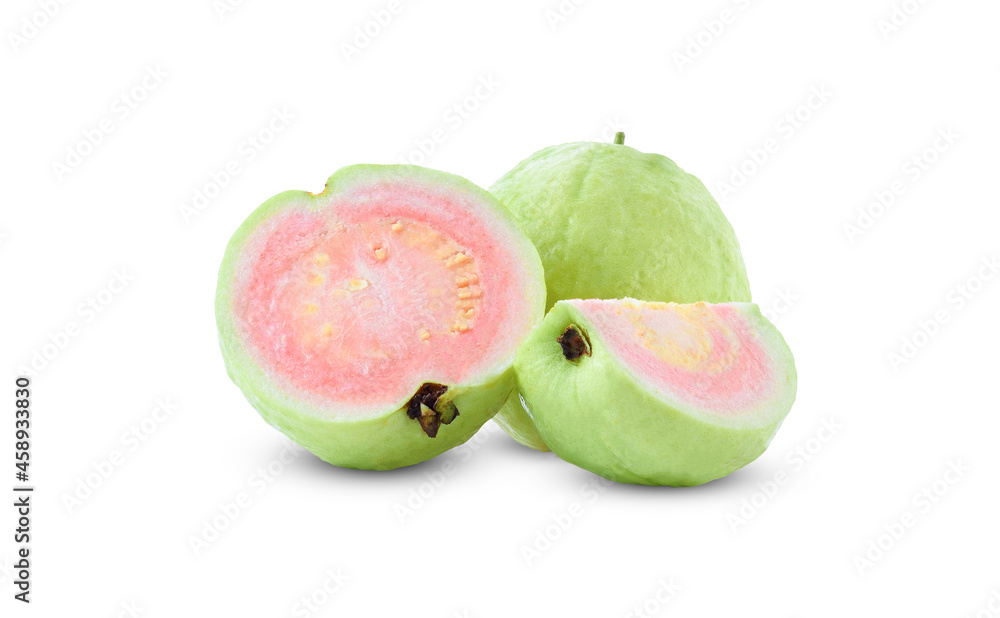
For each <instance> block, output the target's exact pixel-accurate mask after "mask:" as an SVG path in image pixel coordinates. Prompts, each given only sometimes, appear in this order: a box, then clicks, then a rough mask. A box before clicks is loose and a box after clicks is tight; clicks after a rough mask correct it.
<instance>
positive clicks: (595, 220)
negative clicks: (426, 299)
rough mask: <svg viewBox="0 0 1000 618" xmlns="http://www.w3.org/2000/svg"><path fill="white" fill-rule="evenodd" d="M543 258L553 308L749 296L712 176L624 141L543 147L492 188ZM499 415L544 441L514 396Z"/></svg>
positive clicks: (538, 443)
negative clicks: (708, 183) (704, 178)
mask: <svg viewBox="0 0 1000 618" xmlns="http://www.w3.org/2000/svg"><path fill="white" fill-rule="evenodd" d="M490 191H492V192H493V193H494V194H495V195H496V196H497V197H498V198H500V201H501V202H503V203H504V205H505V206H506V207H507V208H508V209H509V210H510V211H511V213H512V214H513V215H514V217H515V218H516V219H517V220H518V221H519V222H520V223H521V224H522V225H523V227H524V229H525V232H526V233H527V234H528V237H529V238H530V239H531V241H532V242H533V243H534V244H535V247H536V248H537V249H538V252H539V255H540V256H541V259H542V264H543V265H544V267H545V281H546V286H547V303H546V304H547V307H552V306H553V305H554V304H555V303H556V302H558V301H560V300H569V299H576V298H596V299H615V298H625V297H629V298H637V299H640V300H645V301H662V302H677V303H695V302H712V303H723V302H733V301H736V302H749V301H750V285H749V282H748V280H747V274H746V268H745V266H744V263H743V256H742V253H741V251H740V246H739V242H738V241H737V238H736V234H735V232H734V231H733V228H732V226H731V225H730V223H729V221H728V220H727V219H726V216H725V214H724V213H723V212H722V209H721V208H720V207H719V205H718V203H717V202H716V201H715V199H714V198H713V197H712V195H711V193H709V191H708V189H706V188H705V185H704V184H702V182H701V181H700V180H699V179H698V178H697V177H695V176H693V175H692V174H689V173H687V172H685V171H684V170H683V169H681V168H680V166H678V165H677V164H676V163H674V161H672V160H671V159H669V158H667V157H665V156H662V155H659V154H654V153H645V152H641V151H639V150H637V149H635V148H632V147H631V146H627V145H625V144H624V135H623V134H619V136H618V137H617V138H616V140H615V143H600V142H576V143H571V144H562V145H558V146H551V147H549V148H545V149H543V150H540V151H538V152H536V153H535V154H533V155H531V156H530V157H528V158H527V159H525V160H524V161H521V162H520V163H519V164H517V166H515V167H514V168H513V169H512V170H511V171H509V172H507V173H506V174H505V175H504V176H503V177H501V178H500V179H499V180H497V181H496V183H494V185H493V186H492V187H491V188H490ZM496 422H497V423H498V424H500V425H501V426H502V427H504V429H505V430H506V431H507V432H508V433H509V434H511V436H513V437H514V438H515V439H516V440H518V441H519V442H521V443H523V444H526V445H528V446H531V447H533V448H537V449H545V448H546V447H545V445H544V443H543V442H542V440H541V437H540V436H539V435H538V432H537V431H535V429H534V428H533V427H532V426H531V421H530V419H529V418H528V417H527V415H525V413H524V411H523V409H522V407H521V405H520V404H519V403H518V398H517V396H516V394H515V395H514V396H512V397H511V399H510V401H508V403H507V405H506V406H504V408H503V410H502V412H501V413H500V414H499V415H498V416H497V418H496Z"/></svg>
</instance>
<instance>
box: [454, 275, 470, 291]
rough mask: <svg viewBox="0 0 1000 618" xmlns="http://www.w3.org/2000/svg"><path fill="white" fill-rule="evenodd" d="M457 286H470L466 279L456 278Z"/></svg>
mask: <svg viewBox="0 0 1000 618" xmlns="http://www.w3.org/2000/svg"><path fill="white" fill-rule="evenodd" d="M455 285H457V286H458V287H460V288H464V287H465V286H467V285H469V280H468V279H467V278H466V277H455Z"/></svg>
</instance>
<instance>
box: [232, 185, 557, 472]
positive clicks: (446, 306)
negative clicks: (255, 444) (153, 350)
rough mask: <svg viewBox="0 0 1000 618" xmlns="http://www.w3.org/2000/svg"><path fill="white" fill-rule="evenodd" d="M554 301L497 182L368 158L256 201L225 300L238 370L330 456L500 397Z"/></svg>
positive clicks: (284, 426) (469, 418)
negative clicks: (486, 185)
mask: <svg viewBox="0 0 1000 618" xmlns="http://www.w3.org/2000/svg"><path fill="white" fill-rule="evenodd" d="M543 303H544V286H543V283H542V271H541V265H540V263H539V260H538V256H537V253H536V252H535V250H534V248H533V247H532V246H531V244H530V241H528V240H527V238H526V237H525V236H524V235H523V233H522V232H521V231H520V229H519V228H518V226H517V225H516V224H515V223H514V222H513V221H512V220H511V218H510V216H509V214H508V213H507V212H506V211H505V210H504V208H503V207H502V206H501V205H500V204H499V202H498V201H497V200H496V199H495V198H494V197H493V196H491V195H490V194H489V193H487V192H485V191H484V190H482V189H480V188H478V187H476V186H475V185H473V184H472V183H470V182H468V181H465V180H464V179H461V178H459V177H457V176H453V175H450V174H445V173H442V172H436V171H432V170H427V169H424V168H419V167H415V166H364V165H362V166H352V167H348V168H344V169H342V170H341V171H339V172H337V173H336V174H334V175H333V176H332V177H331V178H330V180H329V181H328V183H327V186H326V189H325V190H324V191H323V192H322V193H320V194H318V195H314V194H310V193H306V192H287V193H283V194H280V195H278V196H276V197H275V198H272V199H271V200H269V201H268V202H266V203H265V204H264V205H262V206H261V207H260V208H259V209H258V210H257V211H256V212H254V213H253V214H252V215H251V216H250V217H249V218H248V219H247V221H246V222H245V223H244V224H243V226H241V228H240V229H239V230H238V231H237V232H236V234H235V235H234V236H233V239H232V240H231V241H230V244H229V247H228V248H227V251H226V256H225V259H224V261H223V266H222V268H221V270H220V276H219V288H218V295H217V301H216V309H217V321H218V324H219V330H220V339H221V342H222V348H223V353H224V356H225V358H226V362H227V367H228V369H229V372H230V375H231V376H232V377H233V379H234V380H235V381H236V382H237V384H238V385H239V386H240V387H241V388H242V389H243V390H244V393H245V394H246V395H247V397H248V399H249V400H250V401H251V403H253V404H254V405H255V407H256V408H257V409H258V411H260V412H261V414H262V415H263V416H264V417H265V419H267V420H268V421H270V422H271V423H272V424H274V425H276V426H278V428H279V429H281V430H282V431H285V432H286V433H288V434H289V435H291V436H292V437H293V439H296V440H297V441H299V442H300V443H303V444H304V445H305V446H307V448H310V450H312V451H313V452H315V453H316V454H317V455H319V456H320V457H322V458H323V459H326V460H327V461H330V462H332V463H335V464H338V465H344V466H348V467H362V468H386V467H398V466H399V465H407V464H408V463H416V462H417V461H422V460H423V459H427V458H429V457H432V456H434V455H436V454H438V453H439V452H443V451H444V450H447V448H450V447H451V446H455V445H456V444H459V443H461V442H464V441H465V440H466V439H468V437H470V436H471V434H472V433H474V431H475V430H476V429H478V428H479V426H481V425H482V423H483V422H485V421H486V420H488V419H489V418H490V417H491V416H492V415H493V414H494V413H495V412H496V409H497V408H498V407H499V405H500V403H501V402H502V401H501V402H497V401H496V399H498V398H500V399H501V400H502V398H503V397H505V396H506V393H503V391H505V390H506V391H509V390H510V388H511V387H512V379H511V372H510V365H511V362H512V360H513V355H514V352H515V350H516V347H517V345H518V343H519V342H520V341H521V340H522V339H523V338H524V337H525V336H526V335H527V334H528V332H530V330H531V328H532V327H533V326H534V325H535V324H536V323H537V322H538V321H539V319H540V314H541V311H542V306H543ZM501 393H502V394H501ZM463 403H464V406H463ZM402 421H406V422H402Z"/></svg>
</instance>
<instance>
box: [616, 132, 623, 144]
mask: <svg viewBox="0 0 1000 618" xmlns="http://www.w3.org/2000/svg"><path fill="white" fill-rule="evenodd" d="M615 143H616V144H618V145H619V146H621V145H623V144H625V132H624V131H619V132H617V133H615Z"/></svg>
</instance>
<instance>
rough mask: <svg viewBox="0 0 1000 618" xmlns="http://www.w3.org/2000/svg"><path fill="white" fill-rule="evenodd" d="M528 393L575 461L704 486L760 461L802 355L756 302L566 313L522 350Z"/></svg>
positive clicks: (623, 305) (628, 303) (561, 452)
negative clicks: (790, 346)
mask: <svg viewBox="0 0 1000 618" xmlns="http://www.w3.org/2000/svg"><path fill="white" fill-rule="evenodd" d="M514 367H515V370H516V372H517V376H518V388H519V390H520V393H521V398H522V401H523V405H524V407H525V410H527V412H528V414H529V415H530V417H531V419H532V421H533V422H534V425H535V427H537V428H538V431H539V433H540V434H541V436H542V439H544V440H545V443H546V444H547V445H549V447H550V448H551V449H552V451H553V452H555V453H556V454H557V455H558V456H559V457H561V458H562V459H565V460H566V461H568V462H570V463H573V464H576V465H578V466H580V467H582V468H585V469H587V470H590V471H591V472H594V473H596V474H599V475H601V476H603V477H605V478H608V479H611V480H614V481H619V482H622V483H634V484H642V485H674V486H687V485H700V484H702V483H707V482H708V481H711V480H714V479H717V478H720V477H723V476H725V475H727V474H729V473H731V472H733V471H734V470H737V469H739V468H742V467H743V466H745V465H747V464H748V463H750V462H751V461H753V460H754V459H756V458H757V457H759V456H760V455H761V453H763V452H764V451H765V450H766V449H767V446H768V444H769V443H770V441H771V438H772V437H773V436H774V434H775V432H776V431H777V430H778V427H779V426H780V425H781V422H782V420H784V418H785V415H786V414H788V411H789V409H791V406H792V402H793V401H794V400H795V388H796V373H795V362H794V360H793V359H792V353H791V351H790V350H789V349H788V346H787V345H786V344H785V341H784V339H783V338H782V337H781V334H780V333H779V332H778V330H777V329H776V328H775V327H774V326H773V325H772V324H771V323H770V322H769V321H768V320H767V319H766V318H764V317H763V316H762V315H761V313H760V310H759V308H758V307H757V305H753V304H749V303H724V304H709V303H695V304H685V305H680V304H675V303H647V302H642V301H637V300H634V299H624V300H569V301H561V302H558V303H556V305H555V307H553V309H552V310H551V311H550V312H549V313H548V315H547V316H546V317H545V320H544V321H543V322H542V324H541V326H539V327H538V328H537V329H536V330H535V331H534V332H533V333H532V334H531V335H530V336H529V337H528V339H527V340H526V341H525V342H524V344H523V345H522V346H521V349H520V350H519V351H518V354H517V358H516V360H515V362H514Z"/></svg>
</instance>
